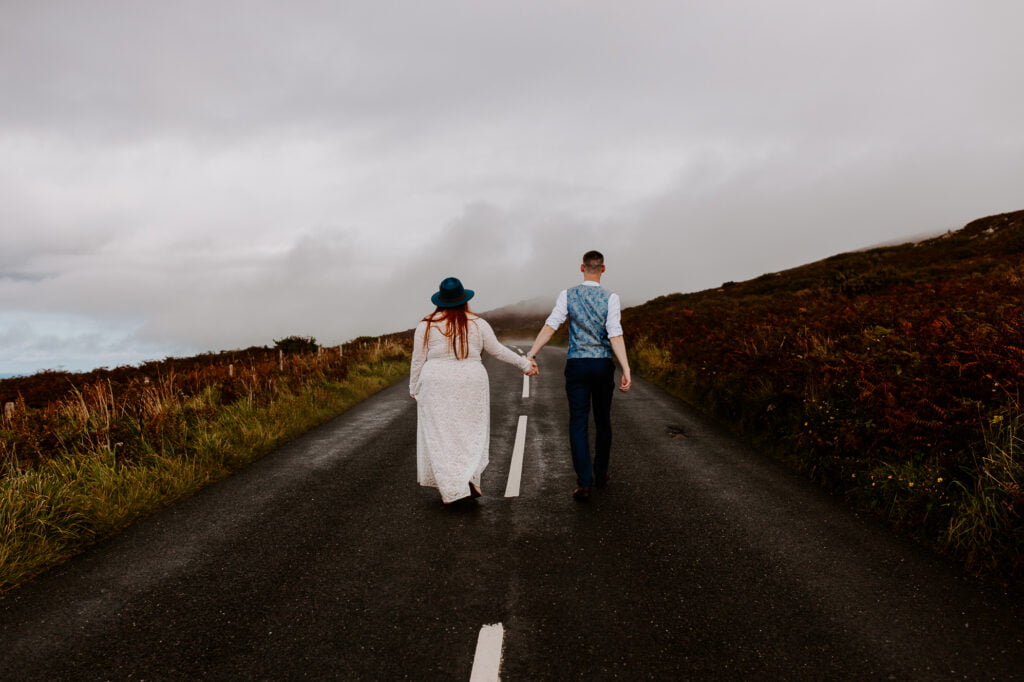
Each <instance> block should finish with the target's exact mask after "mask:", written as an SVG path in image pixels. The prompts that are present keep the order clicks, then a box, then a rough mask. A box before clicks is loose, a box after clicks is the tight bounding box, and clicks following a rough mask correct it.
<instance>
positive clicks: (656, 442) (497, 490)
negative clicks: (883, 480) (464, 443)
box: [0, 349, 1024, 680]
mask: <svg viewBox="0 0 1024 682" xmlns="http://www.w3.org/2000/svg"><path fill="white" fill-rule="evenodd" d="M563 356H564V351H561V350H559V349H546V350H545V351H544V353H543V354H542V355H541V358H540V361H541V371H542V374H541V376H539V377H535V378H533V379H532V380H531V396H530V397H529V398H523V397H522V387H523V382H522V379H521V375H519V374H518V372H517V370H515V369H513V368H511V367H509V366H507V365H502V364H500V363H496V362H493V361H491V362H488V368H489V371H490V375H491V395H492V427H491V436H492V439H491V466H490V468H489V469H488V470H487V472H486V473H485V476H484V497H483V498H481V500H480V501H478V502H477V503H473V504H468V505H460V506H457V507H445V506H443V505H442V504H441V502H440V498H439V497H438V495H437V493H436V491H434V490H432V489H428V488H421V487H419V486H418V485H417V484H416V458H415V439H416V430H415V428H416V427H415V403H414V402H413V401H412V400H411V399H410V398H409V396H408V393H407V387H406V385H405V384H404V382H403V383H400V384H398V385H397V386H394V387H392V388H391V389H388V390H386V391H384V392H382V393H380V394H378V395H377V396H375V397H374V398H371V399H370V400H368V401H366V402H365V403H363V404H361V405H359V406H357V407H356V408H354V409H352V410H350V411H349V412H348V413H346V414H344V415H342V416H341V417H339V418H337V419H335V420H333V421H331V422H329V423H328V424H326V425H324V426H322V427H320V428H318V429H316V430H314V431H312V432H310V433H308V434H307V435H305V436H303V437H301V438H299V439H297V440H295V441H293V442H291V443H290V444H288V445H286V446H284V447H282V448H281V449H280V450H278V451H277V452H275V453H273V454H271V455H269V456H268V457H266V458H265V459H263V460H261V461H259V462H257V463H256V464H254V465H252V466H251V467H249V468H247V469H245V470H244V471H242V472H240V473H239V474H237V475H235V476H233V477H232V478H230V479H227V480H225V481H222V482H221V483H218V484H216V485H214V486H211V487H209V488H207V489H206V490H204V491H202V492H201V493H199V494H198V495H196V496H195V497H193V498H191V499H189V500H187V501H185V502H183V503H181V504H179V505H177V506H175V507H173V508H171V509H168V510H166V511H164V512H161V513H159V514H156V515H155V516H153V517H150V518H148V519H145V520H143V521H140V522H138V523H137V524H135V525H134V526H132V527H131V528H129V529H128V530H127V531H125V532H124V533H122V534H121V535H119V536H117V537H116V538H113V539H112V540H110V541H108V542H105V543H103V544H102V545H100V546H97V547H95V548H94V549H92V550H91V551H89V552H87V553H85V554H82V555H80V556H78V557H76V558H75V559H73V560H72V561H70V562H69V563H67V564H66V565H64V566H62V567H60V568H58V569H55V570H53V571H51V572H50V573H48V574H46V575H44V576H41V577H40V578H38V579H36V580H35V581H33V582H31V583H29V584H27V585H25V586H23V587H22V588H20V589H17V590H14V591H11V592H8V593H6V594H4V595H0V679H5V680H34V679H38V680H64V679H83V680H86V679H110V680H164V679H197V678H201V679H267V680H276V679H374V680H376V679H381V680H392V679H438V680H441V679H443V680H460V679H469V677H470V672H471V669H472V667H473V661H474V655H475V652H476V645H477V636H478V633H479V632H480V630H481V628H482V627H483V626H485V625H488V624H493V623H501V624H502V626H503V629H504V639H503V645H502V652H503V661H502V666H501V675H502V679H505V680H575V679H624V680H636V679H673V680H675V679H739V678H744V679H785V680H800V679H807V680H812V679H813V680H821V679H851V680H867V679H914V680H918V679H964V678H966V679H994V680H1006V679H1015V678H1024V619H1022V616H1021V604H1020V595H1013V594H1010V593H1006V592H1003V591H1002V590H1000V589H997V588H993V587H986V586H983V585H980V584H978V583H977V582H975V581H974V580H973V579H970V578H967V577H964V576H962V575H961V574H960V572H959V571H958V570H957V569H956V567H954V566H951V565H949V564H948V563H946V562H945V561H943V560H941V559H939V558H936V557H934V556H932V555H931V554H929V553H928V552H926V551H924V550H921V549H920V548H918V547H916V546H915V545H913V544H912V543H910V542H908V541H905V540H902V539H899V538H896V537H894V536H893V535H892V534H891V533H889V532H888V531H887V530H886V529H885V527H883V526H881V525H880V524H878V523H877V522H874V521H872V520H870V519H865V518H861V517H859V516H857V515H856V514H853V513H852V512H850V511H849V510H848V509H847V508H845V507H844V506H843V505H842V504H841V503H839V502H837V501H836V500H834V499H832V498H830V497H829V496H827V495H825V494H823V493H822V492H820V491H819V490H818V489H816V488H815V487H813V486H811V485H809V484H807V483H806V482H804V481H802V480H801V479H800V478H799V477H798V476H795V475H794V474H792V473H790V472H789V471H787V470H785V469H783V468H782V467H780V466H778V465H777V464H775V463H774V462H772V461H771V460H769V459H767V458H766V457H764V456H763V455H761V454H759V453H757V452H754V451H752V450H750V449H748V448H746V447H744V446H743V445H741V444H739V443H738V442H737V441H736V440H735V439H733V438H732V437H731V436H730V435H728V434H727V433H726V432H725V431H723V430H722V429H721V428H719V427H717V426H716V425H714V424H713V423H710V422H709V421H708V420H706V419H704V418H702V417H701V416H699V415H698V414H697V413H695V411H694V410H692V409H691V408H689V407H688V406H687V405H685V404H684V403H682V402H680V401H678V400H676V399H674V398H672V397H670V396H668V395H666V394H665V393H663V392H662V391H660V390H659V389H657V388H655V387H653V386H651V385H650V384H647V383H646V382H644V381H642V380H638V381H637V382H636V384H635V387H634V390H633V391H631V392H630V393H629V394H621V393H620V394H617V395H616V397H615V402H614V406H613V423H614V428H615V443H614V446H613V453H612V475H613V480H612V482H611V484H610V485H609V487H608V488H607V489H605V490H602V491H596V493H595V496H594V499H593V500H592V501H590V502H589V503H579V502H574V501H573V500H572V499H571V496H570V494H571V491H572V488H573V484H574V475H573V473H572V470H571V466H570V463H569V456H568V452H567V444H566V435H565V434H566V426H565V424H566V421H567V415H568V412H567V407H566V404H565V397H564V392H563V379H562V373H561V369H562V364H563V361H562V357H563ZM520 415H527V417H528V421H527V428H526V447H525V459H524V465H523V476H522V482H521V493H520V495H519V496H518V497H511V498H505V497H504V496H503V495H504V491H505V487H506V479H507V477H508V475H509V470H510V460H511V455H512V450H513V441H514V437H515V432H516V424H517V421H518V417H519V416H520Z"/></svg>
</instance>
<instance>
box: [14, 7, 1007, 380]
mask: <svg viewBox="0 0 1024 682" xmlns="http://www.w3.org/2000/svg"><path fill="white" fill-rule="evenodd" d="M1022 22H1024V5H1022V4H1020V3H1018V2H1011V1H1010V0H997V1H994V2H989V3H983V4H974V5H969V4H965V3H962V2H956V1H954V0H912V1H910V2H901V3H891V2H883V1H882V0H868V1H866V2H861V3H820V2H810V1H808V2H791V3H771V4H766V3H764V2H761V1H760V0H756V1H755V0H738V1H737V2H729V3H715V2H710V1H708V2H687V3H677V2H660V1H657V2H643V3H633V4H630V5H628V6H627V5H625V4H623V3H621V2H611V1H610V0H607V1H605V0H597V1H593V2H586V3H583V2H575V1H564V2H563V1H560V0H559V1H555V2H521V3H507V4H505V5H497V4H494V3H478V2H469V1H465V0H442V1H441V2H436V3H413V2H398V1H393V0H383V1H381V2H373V3H357V2H351V3H337V2H328V1H326V0H323V1H304V2H296V3H288V4H282V3H277V2H270V1H269V0H258V1H257V2H249V3H245V4H244V5H241V4H239V3H233V2H227V1H213V2H211V1H207V0H204V1H200V0H188V1H186V2H178V3H157V2H132V3H125V2H119V1H116V2H115V1H114V0H99V1H98V2H90V3H80V2H70V1H64V2H61V1H57V2H47V3H38V2H28V1H27V0H14V1H12V2H5V3H3V4H2V7H0V97H2V99H3V102H4V106H3V107H2V108H0V230H2V233H3V242H2V248H0V273H6V274H3V275H0V310H13V309H19V310H21V309H25V310H31V311H34V312H37V313H40V314H44V313H45V314H50V315H56V316H65V317H67V318H68V319H69V320H73V321H74V322H73V323H69V325H70V326H68V327H67V328H62V329H61V330H59V331H53V332H52V333H50V336H52V337H53V339H51V341H45V340H44V338H43V337H44V336H46V334H43V333H42V332H37V333H34V335H30V338H32V339H35V340H34V341H26V342H25V343H26V344H27V345H25V346H24V348H26V349H28V348H31V347H32V344H33V343H35V344H36V347H37V348H39V349H43V348H48V349H49V350H47V351H46V352H47V353H52V354H61V353H68V354H72V353H73V344H71V345H69V344H65V343H64V342H63V341H61V339H64V338H67V339H76V338H77V337H76V332H75V329H76V328H81V329H85V328H89V329H92V327H91V326H90V325H91V324H97V325H100V326H101V327H102V328H108V329H110V330H118V331H117V334H115V336H117V338H118V339H123V340H124V341H123V343H124V344H127V345H126V346H125V347H127V346H130V345H131V344H136V346H137V347H138V348H140V349H150V350H151V351H152V352H157V351H158V350H159V349H163V348H175V349H192V350H207V349H216V348H223V347H236V346H245V345H250V344H253V343H268V342H269V341H270V340H271V339H273V338H275V337H277V338H279V337H280V336H283V335H288V334H293V333H303V334H305V333H309V334H313V335H315V336H317V337H318V338H320V339H321V340H324V341H327V342H336V341H339V340H344V339H346V338H351V337H354V336H357V335H360V334H366V333H378V332H384V331H392V330H395V329H402V328H407V327H410V326H412V325H413V323H414V322H415V320H416V319H418V318H419V317H420V316H421V315H423V314H424V313H425V312H427V310H429V307H430V306H429V300H428V299H429V295H430V293H431V292H432V291H434V289H435V287H436V286H437V284H438V282H439V281H440V279H441V278H443V277H444V276H447V275H457V276H459V277H462V278H463V280H464V281H465V282H466V284H467V286H470V287H472V288H475V289H476V290H477V292H478V293H477V298H476V300H475V302H474V305H475V306H476V308H477V309H478V310H484V309H487V308H493V307H498V306H501V305H505V304H508V303H512V302H515V301H518V300H523V299H530V298H534V297H537V296H540V297H549V298H551V299H553V297H554V295H555V293H557V291H558V290H559V289H561V288H563V287H565V286H566V285H569V284H572V283H574V282H575V281H576V280H577V279H578V277H579V274H578V269H577V268H578V264H579V258H580V255H581V254H582V253H583V251H585V250H587V249H590V248H598V249H600V250H602V251H603V252H604V253H605V255H606V257H607V262H608V266H609V269H608V274H607V275H606V282H607V283H608V285H609V286H610V287H611V288H613V289H615V290H617V291H619V293H620V294H622V296H623V298H624V300H625V301H626V302H627V303H638V302H641V301H643V300H646V299H648V298H651V297H654V296H657V295H660V294H663V293H667V292H671V291H687V290H693V289H699V288H705V287H708V286H717V285H718V284H719V283H721V282H722V281H724V280H733V279H744V278H746V277H753V276H756V275H758V274H761V273H762V272H767V271H773V270H778V269H782V268H786V267H791V266H794V265H799V264H801V263H803V262H806V261H808V260H812V259H815V258H820V257H824V256H827V255H830V254H832V253H835V252H837V251H841V250H847V249H852V248H859V247H861V246H865V245H868V244H874V243H879V242H883V241H891V240H892V239H894V238H897V237H898V236H900V235H907V236H910V235H916V234H919V233H926V232H934V231H941V230H944V229H950V228H956V227H959V226H960V225H961V224H963V223H964V222H966V221H967V220H969V219H971V218H974V217H978V216H980V215H985V214H990V213H996V212H1000V211H1005V210H1014V209H1018V208H1020V205H1019V201H1020V199H1019V188H1020V187H1021V186H1022V184H1024V136H1022V135H1021V133H1020V125H1019V121H1020V120H1024V94H1022V93H1024V91H1022V90H1021V88H1020V87H1019V81H1020V67H1019V65H1020V64H1021V63H1024V43H1022V42H1021V41H1019V40H1018V39H1017V35H1016V32H1017V31H1018V27H1019V26H1020V25H1021V23H1022ZM83 320H92V321H93V322H89V323H86V322H83ZM76 325H78V326H77V327H76ZM2 331H3V330H2V329H0V332H2ZM47 333H49V332H47ZM83 333H84V332H83ZM90 333H93V332H90ZM111 333H113V331H112V332H111ZM78 341H81V342H82V343H83V345H84V346H85V347H88V348H91V349H93V350H94V351H95V353H97V356H96V357H97V358H99V357H101V356H102V354H103V352H104V351H103V349H102V347H101V346H102V344H101V343H100V341H99V340H94V341H87V340H84V339H82V338H78ZM118 343H122V341H118ZM39 352H40V354H41V355H39V356H38V357H39V358H42V357H44V356H45V354H44V353H43V351H42V350H40V351H39ZM0 353H2V350H0ZM46 357H57V355H52V356H46ZM40 362H42V360H40ZM98 362H100V361H99V360H98ZM46 364H58V363H50V362H47V363H46ZM100 364H105V363H104V362H100ZM4 370H5V368H4V367H2V366H0V371H4Z"/></svg>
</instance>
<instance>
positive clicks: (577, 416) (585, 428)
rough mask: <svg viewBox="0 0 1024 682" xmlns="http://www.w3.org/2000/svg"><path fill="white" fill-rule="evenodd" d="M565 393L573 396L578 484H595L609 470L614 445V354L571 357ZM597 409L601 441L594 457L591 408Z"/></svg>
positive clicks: (572, 444)
mask: <svg viewBox="0 0 1024 682" xmlns="http://www.w3.org/2000/svg"><path fill="white" fill-rule="evenodd" d="M565 393H566V395H567V396H568V398H569V446H570V448H571V449H572V465H573V468H575V469H576V485H581V486H586V485H593V484H594V477H595V476H603V475H605V474H607V473H608V456H609V454H610V453H611V449H612V395H614V393H615V363H614V362H613V361H612V359H611V358H570V359H568V360H566V362H565ZM591 408H593V411H594V426H595V427H596V431H597V442H596V443H595V444H594V459H593V461H591V459H590V438H589V431H590V411H591Z"/></svg>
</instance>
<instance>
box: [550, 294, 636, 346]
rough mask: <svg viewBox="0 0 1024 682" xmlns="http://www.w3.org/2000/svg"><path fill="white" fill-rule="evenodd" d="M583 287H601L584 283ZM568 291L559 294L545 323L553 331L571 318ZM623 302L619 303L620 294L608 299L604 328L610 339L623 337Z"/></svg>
mask: <svg viewBox="0 0 1024 682" xmlns="http://www.w3.org/2000/svg"><path fill="white" fill-rule="evenodd" d="M583 286H585V287H599V286H601V285H600V284H599V283H598V282H591V281H584V282H583ZM566 291H567V290H566V289H562V292H561V293H560V294H558V300H557V301H555V307H554V308H553V309H552V310H551V314H550V315H548V319H547V321H546V322H545V323H544V324H546V325H547V326H549V327H551V328H552V329H558V328H559V327H560V326H562V323H563V322H565V320H566V318H567V317H569V303H568V294H566ZM621 319H622V302H621V301H619V295H618V294H612V295H611V296H609V297H608V319H607V320H605V323H604V328H605V330H606V331H607V332H608V338H609V339H610V338H612V337H615V336H622V321H621Z"/></svg>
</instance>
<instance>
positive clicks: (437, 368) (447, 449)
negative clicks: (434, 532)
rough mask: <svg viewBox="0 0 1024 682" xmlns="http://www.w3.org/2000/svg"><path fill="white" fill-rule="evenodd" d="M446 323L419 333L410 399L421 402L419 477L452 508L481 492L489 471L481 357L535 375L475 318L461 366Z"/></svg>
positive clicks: (487, 394) (418, 414)
mask: <svg viewBox="0 0 1024 682" xmlns="http://www.w3.org/2000/svg"><path fill="white" fill-rule="evenodd" d="M445 324H446V323H445V322H441V323H440V324H439V323H436V322H435V323H432V325H431V329H430V334H429V337H428V338H427V340H426V344H424V337H425V336H427V335H426V330H427V323H426V322H420V324H419V326H418V327H416V336H415V341H414V343H413V355H412V370H411V373H410V377H409V393H411V394H412V395H413V396H414V397H415V398H416V408H417V411H416V417H417V420H416V475H417V480H418V481H419V483H420V485H424V486H430V487H433V488H437V489H438V490H439V491H440V492H441V499H442V500H444V501H445V502H452V501H454V500H457V499H459V498H462V497H466V496H467V495H469V494H470V490H469V483H470V481H472V482H473V485H475V486H477V487H478V488H479V487H480V474H482V473H483V470H484V469H485V468H486V467H487V462H488V454H489V446H490V437H491V409H490V388H489V384H488V380H487V370H485V369H484V366H483V365H482V364H481V363H480V351H481V349H482V350H486V351H487V352H488V353H490V354H491V355H493V356H494V357H496V358H498V359H499V360H501V361H502V362H507V363H509V364H510V365H515V366H516V367H518V368H519V369H521V370H522V371H524V372H525V371H527V370H528V369H530V361H529V360H527V359H526V358H525V357H522V356H520V355H516V354H515V353H514V352H512V351H511V350H509V349H508V348H506V347H505V346H504V345H502V343H501V342H500V341H498V339H497V337H496V336H495V335H494V330H493V329H491V325H489V324H487V321H486V320H483V319H481V318H478V317H473V316H470V318H469V328H468V331H469V357H467V358H465V359H463V360H457V359H456V358H455V356H454V355H453V354H452V352H451V349H450V347H449V340H448V337H447V336H445V335H444V325H445Z"/></svg>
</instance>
